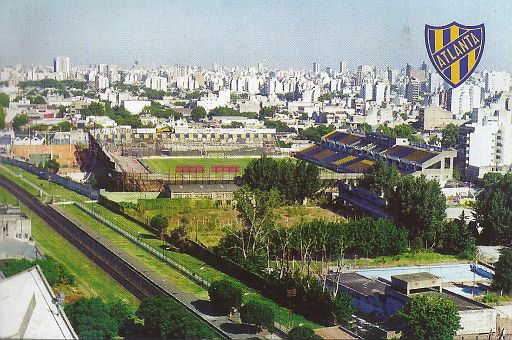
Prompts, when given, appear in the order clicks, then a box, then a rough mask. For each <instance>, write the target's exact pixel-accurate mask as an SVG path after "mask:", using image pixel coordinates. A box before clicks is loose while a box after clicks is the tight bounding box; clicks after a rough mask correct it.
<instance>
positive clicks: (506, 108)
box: [461, 92, 512, 178]
mask: <svg viewBox="0 0 512 340" xmlns="http://www.w3.org/2000/svg"><path fill="white" fill-rule="evenodd" d="M463 132H465V133H466V136H465V143H464V145H463V148H462V152H461V154H462V155H464V156H465V160H466V167H467V168H466V169H467V173H468V175H469V176H470V177H473V178H482V177H483V175H484V174H486V173H487V172H491V171H497V172H502V173H505V172H509V171H510V170H511V169H512V148H511V147H510V145H512V92H504V93H503V94H502V95H501V96H500V98H499V99H498V102H496V103H493V104H491V105H490V107H486V108H478V109H475V110H474V111H473V116H472V124H470V125H468V126H467V127H465V128H464V130H463Z"/></svg>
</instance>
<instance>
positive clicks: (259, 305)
mask: <svg viewBox="0 0 512 340" xmlns="http://www.w3.org/2000/svg"><path fill="white" fill-rule="evenodd" d="M240 318H241V319H242V322H243V323H248V324H252V325H256V326H258V327H265V328H267V329H272V328H273V327H274V320H275V314H274V310H273V309H272V307H271V306H270V304H268V303H264V302H261V301H256V300H250V301H249V302H247V303H246V304H245V305H243V306H242V308H241V309H240Z"/></svg>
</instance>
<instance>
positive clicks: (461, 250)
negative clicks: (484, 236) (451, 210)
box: [437, 213, 477, 260]
mask: <svg viewBox="0 0 512 340" xmlns="http://www.w3.org/2000/svg"><path fill="white" fill-rule="evenodd" d="M437 249H438V250H439V252H441V253H443V254H453V255H458V256H460V257H464V258H467V259H468V260H473V259H474V258H475V255H476V252H477V249H476V243H475V238H474V236H473V233H472V232H471V230H469V228H468V225H467V224H466V221H465V216H464V213H462V215H461V217H460V218H459V219H457V220H454V221H448V222H445V223H444V227H443V233H442V235H441V238H440V241H439V245H438V247H437Z"/></svg>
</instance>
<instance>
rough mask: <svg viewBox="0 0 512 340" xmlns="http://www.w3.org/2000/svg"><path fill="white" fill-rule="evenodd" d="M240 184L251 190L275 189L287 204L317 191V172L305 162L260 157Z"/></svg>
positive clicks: (245, 171) (250, 166) (318, 175)
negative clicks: (244, 184)
mask: <svg viewBox="0 0 512 340" xmlns="http://www.w3.org/2000/svg"><path fill="white" fill-rule="evenodd" d="M242 180H243V181H244V183H246V184H247V185H248V186H249V187H250V188H251V189H258V190H263V191H269V190H271V189H277V190H278V191H279V192H280V193H281V194H282V195H283V196H284V198H285V199H286V201H287V202H289V203H295V202H301V203H302V201H303V200H304V198H306V197H311V196H312V195H314V194H315V193H316V192H317V191H318V190H319V189H320V171H319V170H318V167H317V166H316V165H314V164H312V163H309V162H305V161H302V160H300V161H297V162H294V161H292V160H276V159H275V158H270V157H266V156H263V157H261V158H258V159H253V160H251V162H250V163H249V165H248V166H247V167H246V168H245V170H244V174H243V176H242Z"/></svg>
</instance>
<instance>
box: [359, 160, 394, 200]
mask: <svg viewBox="0 0 512 340" xmlns="http://www.w3.org/2000/svg"><path fill="white" fill-rule="evenodd" d="M401 177H402V176H401V175H400V171H398V169H397V167H396V166H395V165H392V166H387V165H386V163H385V162H384V161H383V160H382V159H381V158H379V159H377V160H376V161H375V163H374V164H373V166H372V168H371V170H370V172H369V173H368V174H365V175H364V178H363V179H362V180H361V181H360V183H359V185H360V186H361V187H362V188H365V189H367V190H370V191H373V192H374V193H376V194H378V195H384V197H385V198H387V197H389V196H390V195H391V194H392V192H393V191H394V190H395V188H396V186H397V185H398V183H399V182H400V180H401Z"/></svg>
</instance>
